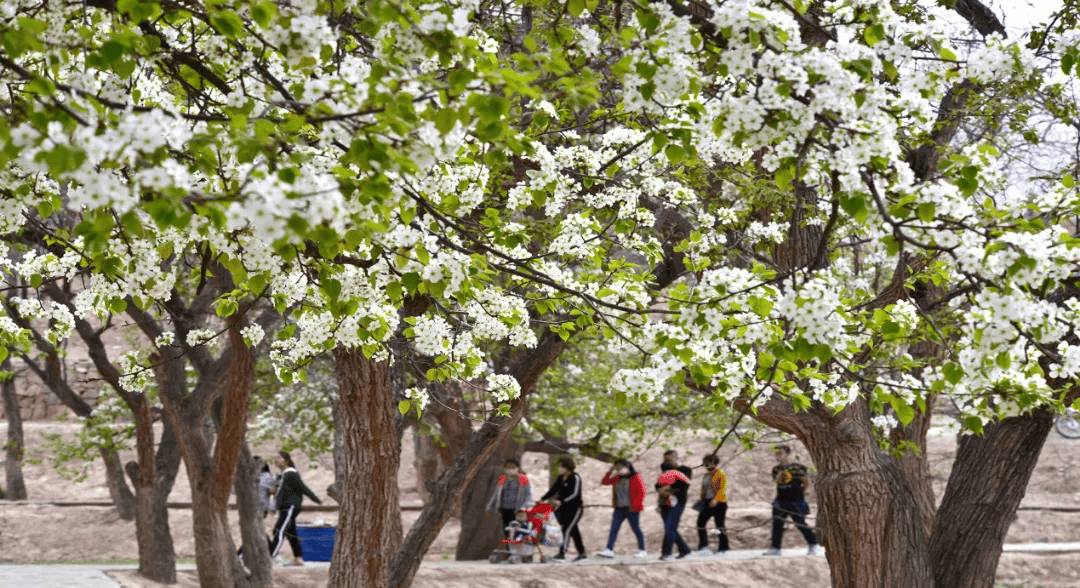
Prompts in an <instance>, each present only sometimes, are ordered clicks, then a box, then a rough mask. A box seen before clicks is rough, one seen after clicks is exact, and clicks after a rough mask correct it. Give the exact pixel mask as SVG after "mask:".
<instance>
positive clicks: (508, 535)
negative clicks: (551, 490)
mask: <svg viewBox="0 0 1080 588" xmlns="http://www.w3.org/2000/svg"><path fill="white" fill-rule="evenodd" d="M551 513H552V508H551V505H548V504H543V503H541V504H537V505H536V506H534V507H533V508H531V509H529V510H527V511H526V510H519V511H517V513H516V514H515V517H514V520H513V521H510V524H509V525H507V526H506V529H504V531H505V538H504V539H503V540H502V542H501V543H500V545H499V549H496V550H495V551H493V552H492V553H491V555H490V556H489V557H488V561H490V562H491V563H503V562H505V563H509V564H516V563H532V561H533V557H534V556H535V554H537V553H539V554H540V562H541V563H547V562H548V561H550V559H551V558H549V557H548V556H546V555H544V554H543V552H542V551H541V550H540V544H541V541H540V535H542V534H543V533H544V530H545V529H544V523H545V522H548V520H549V518H550V517H551ZM549 524H550V523H549ZM560 539H561V537H560ZM557 546H558V545H556V547H557Z"/></svg>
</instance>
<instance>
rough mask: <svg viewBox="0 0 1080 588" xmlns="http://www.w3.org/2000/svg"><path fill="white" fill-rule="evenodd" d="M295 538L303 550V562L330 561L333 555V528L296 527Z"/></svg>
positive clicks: (299, 525)
mask: <svg viewBox="0 0 1080 588" xmlns="http://www.w3.org/2000/svg"><path fill="white" fill-rule="evenodd" d="M296 536H297V537H299V538H300V548H301V549H303V550H304V561H330V558H331V557H332V556H333V555H334V528H333V527H330V526H320V527H316V526H313V525H301V524H298V525H296Z"/></svg>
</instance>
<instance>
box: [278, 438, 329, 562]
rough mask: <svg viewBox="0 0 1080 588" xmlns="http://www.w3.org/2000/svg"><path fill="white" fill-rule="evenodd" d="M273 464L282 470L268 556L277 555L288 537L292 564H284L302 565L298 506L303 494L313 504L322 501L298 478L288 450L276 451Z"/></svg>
mask: <svg viewBox="0 0 1080 588" xmlns="http://www.w3.org/2000/svg"><path fill="white" fill-rule="evenodd" d="M274 464H275V465H277V467H278V469H279V470H282V473H281V483H280V485H279V486H278V489H277V502H276V506H277V511H278V520H277V524H276V525H274V535H273V536H272V537H270V557H271V558H274V557H277V554H278V551H281V545H282V543H284V541H285V539H288V540H289V546H290V547H292V552H293V561H292V564H286V565H294V566H302V565H304V552H303V550H302V549H301V548H300V538H299V537H297V535H296V517H297V516H298V515H299V514H300V506H301V504H303V502H304V496H305V495H306V496H307V497H308V498H311V499H312V500H314V501H315V504H322V501H321V500H319V497H318V496H315V493H314V492H312V491H311V489H310V488H308V487H307V484H304V481H303V480H301V479H300V474H299V473H298V472H297V471H296V465H295V464H293V460H292V458H291V457H289V454H288V452H285V451H282V452H280V453H278V457H277V459H276V460H274Z"/></svg>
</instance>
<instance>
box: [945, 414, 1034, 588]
mask: <svg viewBox="0 0 1080 588" xmlns="http://www.w3.org/2000/svg"><path fill="white" fill-rule="evenodd" d="M1053 422H1054V418H1053V415H1051V414H1050V413H1049V412H1047V411H1045V410H1040V411H1037V412H1035V413H1033V414H1031V415H1027V416H1022V417H1011V418H1007V419H1005V420H1003V421H1001V422H999V423H994V424H991V425H989V426H987V427H986V429H985V430H984V432H983V435H982V436H974V435H962V436H960V439H959V445H958V447H957V451H956V461H955V462H953V469H952V473H951V474H950V475H949V484H948V486H947V487H946V488H945V496H943V497H942V500H941V508H940V509H939V510H938V514H937V519H936V520H935V522H934V532H933V535H932V536H931V540H930V557H931V561H932V562H933V563H934V581H935V585H936V586H937V587H938V588H992V587H993V586H994V575H995V573H996V571H997V566H998V560H999V559H1000V557H1001V548H1002V545H1003V544H1004V543H1005V535H1006V533H1007V532H1008V530H1009V525H1011V524H1012V521H1013V519H1014V518H1015V516H1016V509H1017V507H1019V506H1020V501H1021V500H1022V499H1023V497H1024V493H1025V491H1026V489H1027V485H1028V481H1029V480H1030V478H1031V473H1032V472H1033V471H1034V470H1035V464H1036V463H1037V462H1038V460H1039V453H1040V452H1041V451H1042V447H1043V444H1044V443H1045V442H1046V436H1047V434H1048V433H1049V432H1050V428H1051V426H1052V425H1053Z"/></svg>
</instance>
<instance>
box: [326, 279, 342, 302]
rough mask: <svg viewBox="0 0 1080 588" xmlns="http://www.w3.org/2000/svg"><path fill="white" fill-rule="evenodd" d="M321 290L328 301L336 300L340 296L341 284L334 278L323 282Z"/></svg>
mask: <svg viewBox="0 0 1080 588" xmlns="http://www.w3.org/2000/svg"><path fill="white" fill-rule="evenodd" d="M322 289H323V292H326V295H327V297H329V298H330V300H337V299H338V296H340V295H341V282H340V281H338V280H335V279H334V278H329V279H326V280H323V283H322Z"/></svg>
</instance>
